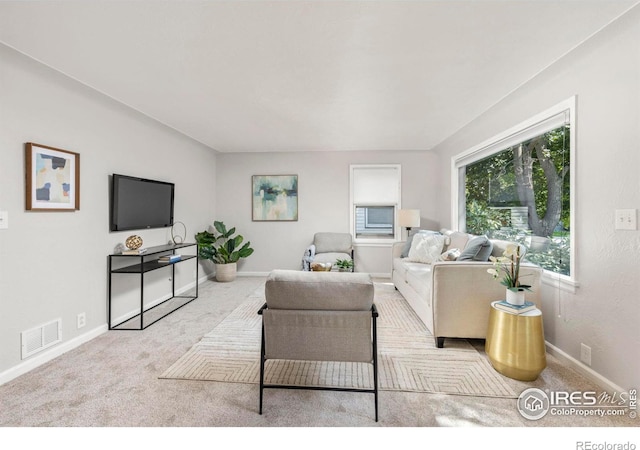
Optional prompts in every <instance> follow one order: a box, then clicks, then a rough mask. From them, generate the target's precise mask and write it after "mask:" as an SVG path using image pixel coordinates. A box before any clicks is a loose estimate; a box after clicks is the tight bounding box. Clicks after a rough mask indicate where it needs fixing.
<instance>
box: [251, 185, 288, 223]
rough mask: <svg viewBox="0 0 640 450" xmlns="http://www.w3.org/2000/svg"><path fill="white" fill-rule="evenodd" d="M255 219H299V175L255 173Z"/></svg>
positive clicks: (253, 186)
mask: <svg viewBox="0 0 640 450" xmlns="http://www.w3.org/2000/svg"><path fill="white" fill-rule="evenodd" d="M251 186H252V190H251V192H252V194H251V195H252V208H253V211H252V219H253V221H256V222H260V221H265V222H267V221H296V220H298V175H253V176H252V177H251Z"/></svg>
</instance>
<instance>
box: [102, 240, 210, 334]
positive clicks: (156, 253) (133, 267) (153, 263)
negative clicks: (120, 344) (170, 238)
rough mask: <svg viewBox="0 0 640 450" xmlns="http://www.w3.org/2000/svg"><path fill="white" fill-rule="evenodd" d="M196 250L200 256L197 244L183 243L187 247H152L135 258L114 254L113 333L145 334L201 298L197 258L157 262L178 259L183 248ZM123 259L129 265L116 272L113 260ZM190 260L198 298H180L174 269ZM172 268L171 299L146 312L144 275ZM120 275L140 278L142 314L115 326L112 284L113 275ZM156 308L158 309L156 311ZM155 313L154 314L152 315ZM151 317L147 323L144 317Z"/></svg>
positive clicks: (110, 260)
mask: <svg viewBox="0 0 640 450" xmlns="http://www.w3.org/2000/svg"><path fill="white" fill-rule="evenodd" d="M187 247H194V250H195V252H196V253H197V249H198V244H192V243H184V244H175V245H171V244H169V245H158V246H155V247H149V248H147V249H146V251H145V252H144V253H140V254H136V255H127V254H123V253H114V254H112V255H109V288H108V289H109V311H108V315H109V317H108V325H109V329H110V330H144V329H145V328H147V327H148V326H149V325H152V324H154V323H156V322H157V321H158V320H160V319H162V318H164V317H166V316H168V315H169V314H171V313H172V312H174V311H176V310H178V309H180V308H182V307H183V306H185V305H186V304H188V303H190V302H192V301H193V300H195V299H196V298H198V257H197V255H181V257H180V260H179V261H176V262H173V263H167V262H160V261H159V260H158V258H160V257H161V256H166V255H175V254H176V250H178V249H181V248H187ZM121 258H126V259H128V260H129V261H127V262H126V264H127V265H125V266H123V267H118V268H116V269H114V268H113V267H114V266H113V263H114V260H120V259H121ZM190 259H193V260H195V263H196V272H195V274H196V287H195V295H189V296H180V295H176V285H175V283H176V281H175V271H176V269H175V265H176V264H180V263H182V262H184V261H188V260H190ZM129 262H133V264H129ZM163 268H170V269H171V297H170V298H168V299H166V300H163V301H162V302H160V303H158V304H157V305H154V306H152V307H150V308H147V309H146V310H145V308H144V275H145V273H147V272H151V271H153V270H158V269H163ZM117 274H135V275H139V276H140V312H139V313H138V314H136V315H134V316H132V317H128V318H127V319H125V320H123V321H122V322H120V323H118V324H115V325H113V324H112V323H111V321H112V318H111V306H112V305H111V283H112V279H113V276H114V275H117ZM156 308H157V309H156ZM152 310H154V311H153V312H152ZM149 314H151V319H148V316H147V319H148V320H147V322H146V323H145V315H149Z"/></svg>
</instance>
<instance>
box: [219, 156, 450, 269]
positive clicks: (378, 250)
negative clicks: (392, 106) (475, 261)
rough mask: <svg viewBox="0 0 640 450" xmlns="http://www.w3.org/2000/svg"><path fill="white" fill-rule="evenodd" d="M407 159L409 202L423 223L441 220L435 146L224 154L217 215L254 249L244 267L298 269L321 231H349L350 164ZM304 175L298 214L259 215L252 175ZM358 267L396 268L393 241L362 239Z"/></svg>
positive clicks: (434, 224)
mask: <svg viewBox="0 0 640 450" xmlns="http://www.w3.org/2000/svg"><path fill="white" fill-rule="evenodd" d="M363 163H374V164H375V163H378V164H383V163H388V164H401V165H402V206H403V207H404V208H417V209H420V210H421V216H422V226H423V227H438V223H437V222H436V219H435V218H436V216H437V211H436V198H437V197H438V195H439V194H440V193H439V191H438V186H439V181H438V172H437V168H438V158H437V156H436V155H434V154H433V153H431V152H415V151H397V152H305V153H244V154H220V155H218V174H217V180H218V187H217V206H218V207H217V219H218V220H222V221H224V222H225V224H226V225H228V226H236V227H237V230H238V232H239V233H240V234H242V235H243V236H244V237H245V238H246V239H248V240H250V241H251V243H252V247H254V249H255V252H254V254H253V255H251V256H250V257H249V258H247V259H245V260H242V261H241V264H240V265H239V271H240V272H263V273H264V272H269V271H270V270H272V269H276V268H279V269H299V268H300V265H301V260H302V256H303V253H304V250H305V249H306V248H307V246H308V245H309V244H310V243H311V241H312V240H313V235H314V233H316V232H318V231H335V232H349V165H350V164H363ZM278 174H297V175H298V190H299V200H298V212H299V214H298V215H299V219H298V221H296V222H253V221H252V219H251V177H252V175H278ZM356 266H357V267H356V270H357V271H362V272H370V273H374V274H389V273H390V272H391V256H390V247H389V246H385V247H358V248H357V249H356Z"/></svg>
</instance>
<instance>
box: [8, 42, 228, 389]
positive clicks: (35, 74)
mask: <svg viewBox="0 0 640 450" xmlns="http://www.w3.org/2000/svg"><path fill="white" fill-rule="evenodd" d="M25 142H36V143H39V144H43V145H48V146H52V147H56V148H61V149H66V150H70V151H74V152H77V153H79V154H80V171H81V172H80V173H81V180H80V183H81V186H80V191H81V204H80V210H79V211H76V212H49V213H44V212H27V211H25V193H24V191H25V188H24V143H25ZM0 152H1V155H2V158H1V160H0V210H4V211H8V212H9V229H6V230H0V296H1V298H0V382H2V380H3V378H4V379H6V378H7V377H10V376H11V375H12V374H13V373H14V372H16V371H19V370H20V367H21V366H24V364H28V363H29V361H26V362H22V361H21V359H20V348H21V344H20V332H21V331H23V330H27V329H30V328H32V327H35V326H39V325H41V324H43V323H45V322H48V321H50V320H54V319H57V318H61V319H62V324H63V329H62V336H63V344H60V345H59V346H58V348H60V347H64V346H65V345H66V346H67V347H68V346H69V344H68V343H69V342H75V341H79V340H80V341H81V340H82V336H83V335H87V334H91V333H94V334H95V332H97V331H99V330H101V329H105V324H106V314H107V312H106V311H107V307H106V306H107V255H108V254H110V253H113V251H114V248H115V246H116V245H117V244H118V243H123V242H124V240H125V239H126V237H127V236H129V235H130V234H134V232H119V233H110V232H109V227H108V205H109V203H108V202H109V192H108V186H109V175H110V174H112V173H114V172H116V173H123V174H128V175H136V176H142V177H146V178H151V179H159V180H165V181H171V182H174V183H176V198H175V218H176V220H180V221H182V222H184V223H185V224H186V226H187V231H188V239H189V240H191V241H193V233H194V230H196V229H199V228H202V227H204V226H205V225H206V224H207V223H209V222H210V221H211V220H212V219H213V216H214V214H213V212H214V211H215V181H216V179H215V177H216V160H215V158H216V157H215V154H214V152H213V151H212V150H210V149H208V148H206V147H205V146H203V145H201V144H198V143H196V142H194V141H192V140H190V139H187V138H185V137H184V136H182V135H180V134H178V133H176V132H175V131H173V130H170V129H168V128H167V127H165V126H162V125H160V124H158V123H157V122H155V121H153V120H151V119H149V118H147V117H144V116H142V115H141V114H139V113H137V112H135V111H133V110H131V109H129V108H127V107H125V106H123V105H121V104H118V103H117V102H115V101H113V100H110V99H108V98H107V97H105V96H103V95H101V94H99V93H97V92H95V91H93V90H91V89H89V88H87V87H85V86H83V85H81V84H79V83H77V82H75V81H73V80H71V79H69V78H67V77H65V76H63V75H60V74H58V73H56V72H55V71H53V70H51V69H49V68H47V67H45V66H43V65H41V64H39V63H37V62H35V61H32V60H30V59H28V58H26V57H24V56H23V55H21V54H19V53H17V52H15V51H13V50H11V49H9V48H7V47H5V46H2V45H0ZM135 234H139V235H140V236H142V237H143V239H144V245H145V246H151V245H159V244H164V243H166V242H167V241H168V238H169V236H170V235H169V231H168V229H159V230H148V231H140V232H135ZM185 264H187V263H185ZM190 272H191V271H190ZM163 278H164V277H163ZM162 283H164V285H165V286H168V289H169V290H170V285H168V282H167V281H166V280H165V279H163V280H162ZM81 312H85V313H86V317H87V325H86V327H85V328H83V329H80V330H78V329H77V328H76V315H77V314H78V313H81ZM41 356H42V355H40V356H37V357H41ZM37 357H36V356H34V357H32V358H31V360H33V358H37Z"/></svg>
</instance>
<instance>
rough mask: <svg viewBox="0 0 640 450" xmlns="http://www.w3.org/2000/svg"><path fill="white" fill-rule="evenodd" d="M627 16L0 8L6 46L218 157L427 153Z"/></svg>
mask: <svg viewBox="0 0 640 450" xmlns="http://www.w3.org/2000/svg"><path fill="white" fill-rule="evenodd" d="M636 3H638V2H637V0H633V1H632V0H624V1H623V0H620V1H617V0H598V1H577V0H564V1H536V0H534V1H524V0H510V1H504V0H503V1H488V0H475V1H459V0H446V1H415V0H414V1H303V0H299V1H282V0H280V1H243V0H236V1H215V0H214V1H212V0H209V1H185V0H183V1H178V0H173V1H166V0H165V1H107V0H101V1H98V0H82V1H26V2H25V1H21V2H18V1H13V2H11V1H0V42H2V43H4V44H5V45H7V46H10V47H12V48H14V49H16V50H18V51H20V52H22V53H24V54H26V55H28V56H30V57H32V58H34V59H36V60H38V61H40V62H42V63H44V64H46V65H48V66H50V67H52V68H54V69H56V70H58V71H60V72H62V73H64V74H66V75H68V76H70V77H72V78H74V79H76V80H78V81H80V82H81V83H84V84H86V85H87V86H90V87H92V88H94V89H96V90H98V91H100V92H102V93H104V94H106V95H108V96H109V97H112V98H113V99H116V100H118V101H119V102H122V103H124V104H126V105H128V106H130V107H131V108H134V109H136V110H138V111H140V112H142V113H144V114H146V115H148V116H150V117H152V118H154V119H156V120H158V121H159V122H162V123H163V124H166V125H167V126H169V127H171V128H174V129H175V130H178V131H179V132H181V133H183V134H185V135H187V136H190V137H191V138H193V139H195V140H197V141H199V142H201V143H203V144H205V145H207V146H209V147H210V148H212V149H214V150H217V151H219V152H246V151H253V152H259V151H327V150H338V151H342V150H428V149H431V148H433V147H434V146H435V145H437V144H438V143H440V142H442V141H443V140H444V139H446V138H447V137H448V136H450V135H451V134H452V133H454V132H456V131H457V130H459V129H460V128H461V127H463V126H464V125H465V124H467V123H469V122H470V121H472V120H473V119H474V118H476V117H477V116H478V115H480V114H482V113H483V112H484V111H486V110H487V109H488V108H490V107H491V106H492V105H494V104H496V103H497V102H498V101H500V99H502V98H503V97H504V96H506V95H508V94H509V93H510V92H512V91H513V90H514V89H516V88H518V86H520V85H522V84H523V83H525V82H526V81H527V80H529V79H531V78H532V77H533V76H535V75H536V74H537V73H539V72H540V71H542V70H543V69H544V68H545V67H548V66H549V65H550V64H552V63H553V62H554V61H556V60H557V59H558V58H560V57H562V56H563V55H564V54H566V53H567V52H569V51H571V50H572V49H573V48H575V47H576V46H578V45H580V44H581V43H582V42H584V41H585V40H586V39H588V38H589V37H590V36H592V35H593V34H594V33H596V32H597V31H598V30H600V29H601V28H602V27H603V26H606V25H607V24H609V23H610V22H611V21H612V20H614V19H615V18H616V17H618V16H620V15H621V14H623V13H624V12H625V11H627V10H628V9H629V8H630V7H631V6H633V5H634V4H636Z"/></svg>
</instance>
